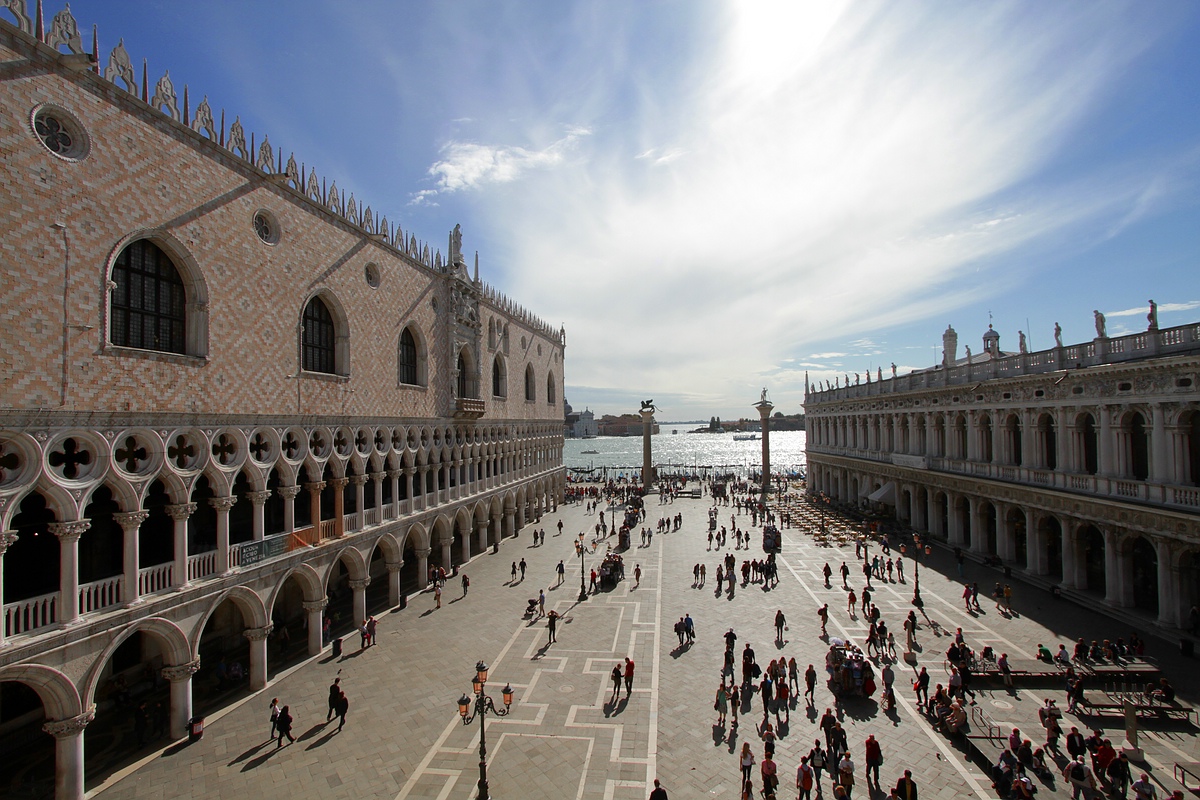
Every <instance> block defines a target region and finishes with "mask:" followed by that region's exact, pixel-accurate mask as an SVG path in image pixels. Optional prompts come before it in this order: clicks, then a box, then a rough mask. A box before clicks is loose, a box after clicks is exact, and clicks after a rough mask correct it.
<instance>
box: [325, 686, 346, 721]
mask: <svg viewBox="0 0 1200 800" xmlns="http://www.w3.org/2000/svg"><path fill="white" fill-rule="evenodd" d="M341 683H342V679H341V678H334V679H333V683H331V684H329V713H328V714H326V715H325V721H326V722H329V720H331V719H333V715H334V712H336V711H337V702H338V696H339V695H341V693H342V687H341Z"/></svg>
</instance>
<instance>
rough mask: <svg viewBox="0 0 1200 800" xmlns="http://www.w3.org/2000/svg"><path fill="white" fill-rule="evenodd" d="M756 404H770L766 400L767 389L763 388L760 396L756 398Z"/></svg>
mask: <svg viewBox="0 0 1200 800" xmlns="http://www.w3.org/2000/svg"><path fill="white" fill-rule="evenodd" d="M758 402H760V403H769V402H771V401H770V400H768V399H767V387H765V386H764V387H763V390H762V395H761V396H760V397H759V398H758Z"/></svg>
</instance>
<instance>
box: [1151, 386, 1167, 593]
mask: <svg viewBox="0 0 1200 800" xmlns="http://www.w3.org/2000/svg"><path fill="white" fill-rule="evenodd" d="M1170 446H1171V445H1170V442H1169V441H1168V440H1167V420H1166V414H1165V413H1164V411H1163V404H1162V403H1155V404H1154V405H1152V406H1150V483H1169V482H1170V475H1169V473H1168V471H1167V451H1168V450H1169V449H1170ZM1160 608H1161V606H1160Z"/></svg>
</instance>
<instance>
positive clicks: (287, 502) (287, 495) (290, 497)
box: [276, 486, 300, 535]
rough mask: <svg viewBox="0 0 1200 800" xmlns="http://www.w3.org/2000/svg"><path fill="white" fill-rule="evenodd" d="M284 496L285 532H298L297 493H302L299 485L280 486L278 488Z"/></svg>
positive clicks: (281, 495)
mask: <svg viewBox="0 0 1200 800" xmlns="http://www.w3.org/2000/svg"><path fill="white" fill-rule="evenodd" d="M276 491H277V492H279V496H280V497H282V498H283V532H284V533H286V534H289V535H291V534H293V533H295V532H296V495H298V494H300V487H299V486H280V487H279V488H278V489H276Z"/></svg>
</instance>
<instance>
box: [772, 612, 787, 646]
mask: <svg viewBox="0 0 1200 800" xmlns="http://www.w3.org/2000/svg"><path fill="white" fill-rule="evenodd" d="M786 627H787V619H786V618H785V617H784V616H783V609H782V608H781V609H779V610H778V611H776V612H775V641H777V642H782V641H783V629H784V628H786Z"/></svg>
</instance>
